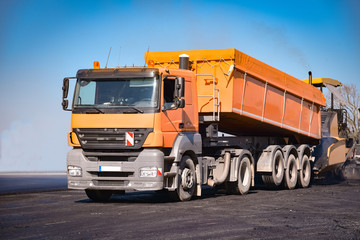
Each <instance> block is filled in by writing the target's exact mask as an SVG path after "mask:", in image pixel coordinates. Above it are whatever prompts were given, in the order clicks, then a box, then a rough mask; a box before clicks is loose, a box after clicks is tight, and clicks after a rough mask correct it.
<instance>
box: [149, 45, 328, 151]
mask: <svg viewBox="0 0 360 240" xmlns="http://www.w3.org/2000/svg"><path fill="white" fill-rule="evenodd" d="M181 54H187V55H189V60H190V64H191V65H190V69H191V70H192V71H193V72H194V73H195V74H196V76H197V91H198V103H199V104H198V111H199V116H200V120H203V121H214V122H215V121H216V122H218V126H219V130H220V131H223V132H226V133H230V134H234V135H237V136H279V137H292V138H293V139H296V140H297V142H299V143H314V144H316V143H318V140H319V139H320V138H321V116H320V106H324V105H325V98H324V97H323V95H322V93H321V92H320V91H319V90H318V89H316V88H315V87H313V86H311V85H309V84H306V83H304V82H303V81H301V80H299V79H297V78H295V77H292V76H290V75H288V74H286V73H284V72H282V71H280V70H278V69H276V68H273V67H271V66H269V65H267V64H265V63H263V62H261V61H259V60H257V59H255V58H252V57H250V56H248V55H246V54H244V53H242V52H240V51H238V50H236V49H222V50H195V51H171V52H148V53H145V59H146V61H147V63H149V64H151V65H154V66H155V67H166V68H168V69H171V68H178V62H179V60H178V58H179V55H181Z"/></svg>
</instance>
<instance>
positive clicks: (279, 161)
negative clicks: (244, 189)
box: [262, 150, 284, 187]
mask: <svg viewBox="0 0 360 240" xmlns="http://www.w3.org/2000/svg"><path fill="white" fill-rule="evenodd" d="M283 178H284V158H283V155H282V153H281V151H280V150H277V151H276V153H275V155H274V159H272V172H271V175H262V180H263V182H264V183H265V184H266V185H269V186H275V187H278V186H280V184H281V183H282V181H283Z"/></svg>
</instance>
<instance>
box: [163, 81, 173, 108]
mask: <svg viewBox="0 0 360 240" xmlns="http://www.w3.org/2000/svg"><path fill="white" fill-rule="evenodd" d="M174 99H175V80H174V79H171V78H170V79H169V78H165V79H164V105H165V108H166V109H171V105H173V104H174V102H175V100H174Z"/></svg>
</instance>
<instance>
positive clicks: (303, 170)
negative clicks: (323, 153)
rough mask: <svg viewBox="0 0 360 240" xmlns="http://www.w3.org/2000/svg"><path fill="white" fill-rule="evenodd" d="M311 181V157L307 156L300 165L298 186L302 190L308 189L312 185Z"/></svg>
mask: <svg viewBox="0 0 360 240" xmlns="http://www.w3.org/2000/svg"><path fill="white" fill-rule="evenodd" d="M310 180H311V165H310V161H309V157H308V156H307V155H304V156H303V159H302V161H301V165H300V171H299V178H298V186H299V187H302V188H307V187H309V185H310Z"/></svg>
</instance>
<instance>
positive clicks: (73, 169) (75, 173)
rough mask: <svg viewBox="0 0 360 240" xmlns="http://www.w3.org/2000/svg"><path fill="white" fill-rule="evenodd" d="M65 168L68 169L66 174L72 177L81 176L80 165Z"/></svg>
mask: <svg viewBox="0 0 360 240" xmlns="http://www.w3.org/2000/svg"><path fill="white" fill-rule="evenodd" d="M67 169H68V174H69V175H70V176H72V177H81V176H82V170H81V167H77V166H68V167H67Z"/></svg>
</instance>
